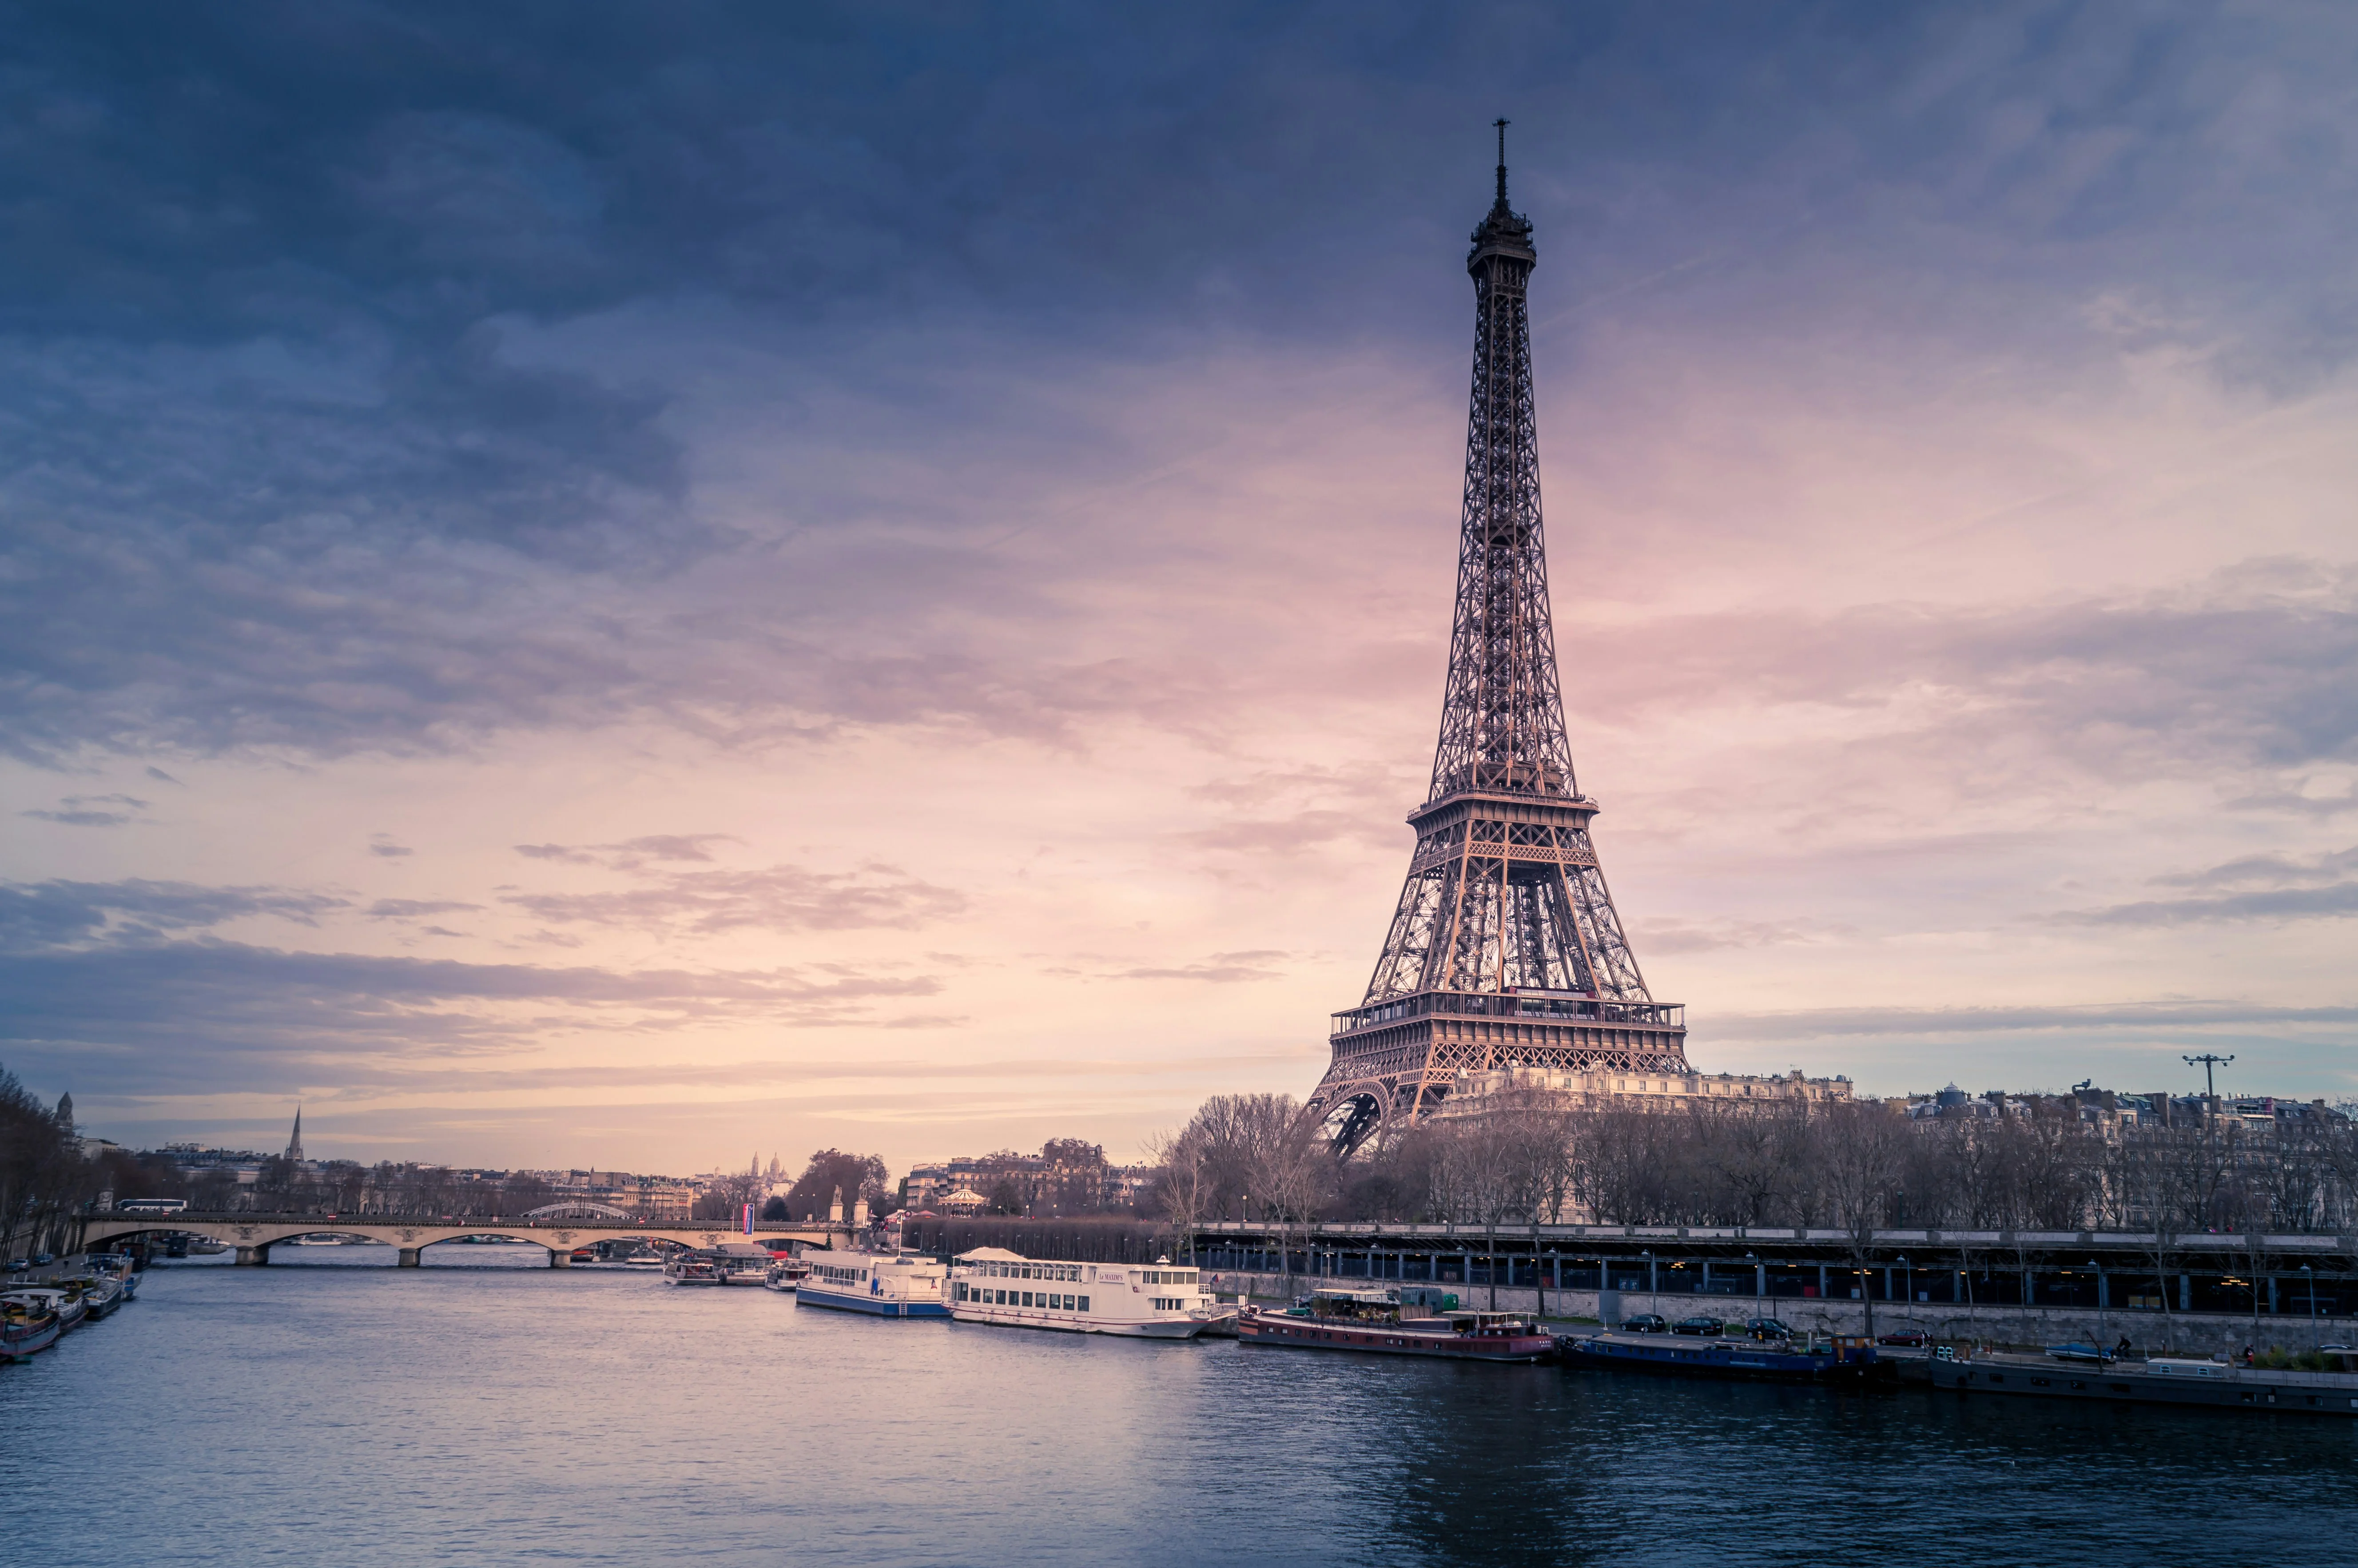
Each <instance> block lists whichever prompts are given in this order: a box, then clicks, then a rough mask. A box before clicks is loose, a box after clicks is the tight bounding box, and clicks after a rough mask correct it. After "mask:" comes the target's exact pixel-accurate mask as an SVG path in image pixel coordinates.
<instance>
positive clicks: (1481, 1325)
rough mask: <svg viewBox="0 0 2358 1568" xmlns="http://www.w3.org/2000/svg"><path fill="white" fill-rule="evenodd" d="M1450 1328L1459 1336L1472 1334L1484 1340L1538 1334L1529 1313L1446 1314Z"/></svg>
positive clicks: (1536, 1326)
mask: <svg viewBox="0 0 2358 1568" xmlns="http://www.w3.org/2000/svg"><path fill="white" fill-rule="evenodd" d="M1445 1315H1446V1317H1447V1320H1448V1323H1449V1326H1450V1328H1451V1329H1452V1330H1453V1331H1454V1332H1455V1333H1458V1334H1470V1335H1475V1336H1480V1337H1483V1338H1513V1337H1515V1336H1519V1335H1526V1334H1537V1333H1539V1332H1540V1330H1539V1327H1538V1325H1535V1324H1533V1323H1532V1322H1531V1314H1529V1313H1522V1312H1453V1313H1449V1314H1445Z"/></svg>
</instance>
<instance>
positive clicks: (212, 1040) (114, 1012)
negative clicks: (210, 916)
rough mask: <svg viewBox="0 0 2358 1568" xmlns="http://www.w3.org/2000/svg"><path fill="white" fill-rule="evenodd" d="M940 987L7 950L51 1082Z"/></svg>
mask: <svg viewBox="0 0 2358 1568" xmlns="http://www.w3.org/2000/svg"><path fill="white" fill-rule="evenodd" d="M938 989H940V988H939V985H938V983H937V982H936V981H935V980H933V979H929V978H926V977H923V976H895V977H872V976H859V975H830V976H806V975H803V974H800V973H797V972H796V971H794V970H791V969H771V970H734V971H715V972H698V971H690V970H681V969H659V970H656V969H650V970H631V971H619V970H613V969H606V968H542V967H538V966H534V965H527V964H468V963H460V962H455V961H451V960H447V959H427V958H403V957H372V956H366V955H360V954H351V953H291V952H285V951H281V950H278V949H276V948H267V947H257V946H247V945H245V944H243V943H235V942H223V941H220V940H212V939H207V940H195V941H166V942H150V943H132V942H123V941H108V942H103V943H101V944H100V945H98V946H92V947H86V948H82V949H79V950H74V951H70V952H56V951H47V952H40V953H37V954H33V955H29V956H28V955H25V954H22V953H18V952H14V951H7V952H0V1040H5V1041H6V1042H8V1044H9V1058H10V1060H11V1062H12V1063H17V1064H25V1065H30V1066H37V1067H38V1070H39V1074H40V1076H41V1077H42V1078H43V1079H44V1080H48V1079H51V1078H54V1079H55V1080H57V1081H59V1082H82V1083H87V1082H90V1081H92V1079H93V1078H94V1077H97V1076H105V1077H108V1078H111V1079H116V1080H118V1081H128V1082H135V1083H137V1084H138V1085H139V1087H140V1090H141V1092H142V1093H148V1094H173V1093H188V1092H208V1093H219V1092H235V1091H239V1090H244V1089H253V1088H271V1089H276V1088H279V1087H283V1086H284V1085H285V1084H286V1083H287V1081H288V1076H289V1075H290V1074H294V1073H297V1072H303V1073H307V1074H308V1075H309V1078H308V1081H334V1082H349V1081H355V1080H358V1081H367V1080H369V1079H370V1078H372V1077H373V1076H383V1075H384V1074H387V1073H389V1072H397V1071H398V1070H399V1064H401V1063H402V1062H405V1061H407V1060H412V1059H416V1058H420V1057H429V1058H430V1057H435V1056H449V1055H453V1054H456V1055H463V1056H472V1055H476V1054H498V1053H501V1052H504V1051H507V1050H510V1049H513V1048H514V1047H517V1046H519V1045H522V1044H526V1043H529V1042H532V1041H536V1040H541V1039H545V1038H546V1036H547V1034H548V1033H549V1032H550V1031H552V1030H570V1031H579V1032H588V1031H602V1032H619V1033H650V1034H653V1033H664V1032H667V1031H671V1030H676V1029H679V1028H682V1027H687V1026H690V1025H693V1024H696V1023H699V1022H719V1021H745V1020H759V1021H762V1022H767V1023H773V1024H777V1025H781V1026H791V1027H795V1028H806V1029H807V1028H827V1027H838V1026H844V1025H850V1024H869V1023H876V1022H890V1020H891V1015H890V1014H885V1015H883V1016H882V1017H880V1015H879V1013H878V1011H877V1010H878V1008H879V1006H880V1004H886V1003H890V1002H892V1001H896V1000H904V999H910V998H920V997H927V996H932V995H934V994H936V992H937V991H938Z"/></svg>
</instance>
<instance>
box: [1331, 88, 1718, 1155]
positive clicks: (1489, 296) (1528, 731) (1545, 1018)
mask: <svg viewBox="0 0 2358 1568" xmlns="http://www.w3.org/2000/svg"><path fill="white" fill-rule="evenodd" d="M1538 262H1539V253H1538V252H1537V251H1536V250H1534V249H1533V248H1532V245H1531V222H1530V220H1528V219H1526V218H1524V217H1522V216H1521V215H1520V214H1519V213H1517V212H1516V211H1514V210H1513V209H1512V208H1510V207H1509V206H1508V204H1507V122H1506V121H1505V120H1503V119H1502V120H1500V121H1498V200H1497V201H1496V203H1495V204H1494V205H1493V206H1492V207H1491V209H1490V211H1489V212H1488V213H1487V215H1486V216H1485V217H1484V219H1483V221H1482V224H1481V226H1480V227H1479V228H1477V229H1476V230H1475V231H1474V248H1473V251H1472V253H1471V254H1468V255H1467V257H1466V272H1467V273H1468V274H1470V275H1471V276H1472V277H1473V279H1474V391H1473V397H1472V402H1471V406H1470V408H1469V411H1468V413H1467V416H1466V492H1465V509H1464V513H1463V520H1462V522H1461V524H1460V526H1459V532H1458V542H1457V602H1456V610H1455V617H1454V620H1453V622H1452V626H1451V630H1450V639H1449V675H1448V678H1447V681H1446V682H1445V685H1444V691H1443V695H1442V705H1441V735H1440V739H1439V741H1438V742H1437V743H1436V744H1435V746H1434V748H1433V779H1432V783H1431V785H1430V787H1429V788H1428V790H1427V792H1426V799H1425V803H1424V804H1423V805H1422V806H1418V807H1417V808H1416V810H1414V811H1413V812H1412V813H1410V814H1409V818H1408V820H1409V825H1410V826H1411V827H1414V828H1415V829H1416V849H1415V851H1414V853H1413V854H1412V856H1411V858H1410V860H1409V869H1408V880H1407V881H1406V883H1405V884H1404V885H1403V886H1402V887H1401V896H1400V903H1399V906H1398V907H1397V909H1396V910H1395V911H1394V912H1393V914H1392V922H1391V927H1390V931H1389V932H1388V933H1387V934H1386V935H1385V937H1384V947H1383V952H1382V954H1381V955H1380V956H1379V957H1378V958H1377V960H1376V968H1375V973H1374V975H1373V976H1372V977H1371V978H1370V979H1369V980H1368V993H1367V996H1366V998H1365V999H1364V1000H1362V1001H1361V1003H1360V1004H1359V1005H1358V1006H1357V1007H1356V1008H1352V1009H1350V1010H1349V1011H1344V1012H1338V1013H1336V1015H1335V1032H1334V1035H1333V1037H1332V1040H1331V1042H1330V1043H1331V1044H1332V1045H1333V1047H1334V1053H1335V1055H1334V1061H1333V1064H1332V1065H1330V1066H1329V1067H1328V1068H1327V1070H1326V1076H1325V1078H1324V1079H1323V1080H1321V1082H1320V1083H1319V1085H1318V1087H1317V1089H1316V1090H1315V1091H1314V1093H1313V1094H1312V1095H1311V1098H1310V1102H1309V1108H1310V1109H1311V1110H1312V1111H1313V1112H1314V1113H1315V1114H1317V1115H1319V1116H1320V1117H1321V1118H1322V1119H1325V1120H1326V1122H1327V1123H1328V1125H1329V1126H1330V1127H1331V1128H1332V1129H1333V1131H1334V1138H1335V1145H1336V1149H1337V1150H1338V1151H1339V1152H1345V1153H1347V1152H1350V1151H1351V1150H1352V1149H1355V1148H1357V1146H1358V1145H1359V1143H1361V1142H1362V1141H1365V1140H1366V1139H1367V1138H1368V1136H1369V1135H1370V1134H1372V1133H1373V1132H1375V1131H1376V1130H1377V1129H1379V1127H1382V1126H1384V1125H1386V1124H1388V1123H1393V1124H1397V1123H1401V1122H1408V1121H1413V1120H1415V1119H1417V1118H1418V1117H1420V1116H1422V1115H1423V1114H1425V1113H1426V1112H1428V1111H1430V1110H1432V1109H1433V1108H1434V1107H1435V1106H1436V1105H1437V1104H1439V1103H1440V1101H1441V1100H1442V1099H1443V1098H1445V1097H1446V1096H1447V1094H1448V1093H1449V1088H1450V1086H1451V1085H1452V1084H1453V1083H1454V1082H1455V1080H1456V1076H1457V1075H1458V1074H1459V1073H1460V1072H1466V1071H1483V1070H1487V1069H1491V1068H1498V1067H1509V1066H1530V1067H1546V1068H1557V1069H1569V1070H1574V1071H1591V1070H1595V1069H1598V1068H1605V1069H1610V1070H1619V1071H1628V1072H1638V1073H1650V1072H1660V1073H1684V1072H1686V1071H1688V1067H1687V1062H1686V1026H1685V1022H1684V1019H1685V1009H1683V1008H1682V1007H1680V1006H1678V1005H1677V1004H1675V1003H1670V1002H1658V1001H1655V1000H1653V998H1652V996H1651V995H1650V993H1649V992H1648V991H1647V989H1646V981H1645V978H1644V976H1642V975H1641V974H1640V973H1639V969H1638V959H1637V956H1636V955H1635V954H1633V953H1631V952H1630V950H1629V944H1628V940H1627V939H1626V938H1625V937H1624V936H1623V935H1622V933H1621V919H1620V916H1619V915H1618V914H1616V913H1615V911H1614V908H1613V895H1612V893H1611V892H1609V891H1608V890H1607V889H1606V885H1605V872H1604V870H1603V869H1602V868H1601V867H1600V866H1599V865H1598V864H1597V860H1596V849H1595V845H1594V843H1592V842H1591V840H1590V838H1589V831H1588V825H1589V822H1590V819H1591V818H1593V817H1595V816H1596V814H1597V811H1598V806H1597V804H1596V802H1595V801H1594V800H1592V799H1590V798H1589V797H1588V796H1587V795H1583V794H1581V792H1580V786H1579V783H1578V781H1577V780H1576V779H1575V778H1574V775H1573V769H1572V750H1571V747H1570V745H1569V744H1568V743H1567V741H1565V738H1564V719H1563V695H1562V693H1561V691H1560V689H1559V686H1558V678H1559V677H1558V674H1557V668H1556V657H1555V632H1554V626H1553V623H1552V619H1551V615H1550V611H1549V602H1548V586H1547V549H1546V544H1545V540H1544V538H1543V537H1542V535H1541V526H1540V470H1539V447H1538V418H1537V415H1536V412H1535V409H1534V406H1533V403H1532V398H1531V317H1530V313H1529V309H1528V305H1527V290H1528V287H1529V284H1530V281H1531V269H1532V268H1533V267H1534V266H1535V265H1538Z"/></svg>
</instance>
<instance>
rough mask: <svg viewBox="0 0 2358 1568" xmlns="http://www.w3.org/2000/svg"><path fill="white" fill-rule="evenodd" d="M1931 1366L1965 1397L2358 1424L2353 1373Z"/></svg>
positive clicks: (2112, 1365)
mask: <svg viewBox="0 0 2358 1568" xmlns="http://www.w3.org/2000/svg"><path fill="white" fill-rule="evenodd" d="M1929 1366H1930V1368H1931V1375H1932V1386H1933V1387H1934V1388H1936V1389H1949V1390H1954V1391H1955V1392H1957V1393H1961V1394H2014V1395H2021V1396H2028V1397H2037V1398H2045V1399H2061V1400H2108V1401H2110V1402H2112V1403H2115V1404H2141V1405H2171V1406H2175V1407H2177V1408H2179V1409H2180V1410H2223V1411H2245V1412H2256V1411H2281V1412H2284V1413H2286V1414H2288V1415H2330V1416H2340V1417H2342V1418H2343V1419H2345V1420H2347V1419H2351V1418H2358V1374H2353V1373H2349V1372H2301V1371H2295V1370H2292V1369H2290V1368H2270V1367H2232V1366H2228V1365H2226V1364H2225V1363H2223V1362H2218V1361H2202V1360H2197V1359H2194V1358H2192V1357H2162V1356H2157V1357H2152V1358H2151V1359H2149V1360H2145V1361H2115V1360H2110V1359H2105V1360H2102V1361H2096V1362H2085V1363H2083V1362H2079V1361H2065V1360H2061V1359H2045V1360H2042V1359H2040V1358H2039V1357H2035V1356H2009V1355H2002V1354H2001V1355H1987V1354H1985V1355H1981V1356H1975V1357H1972V1358H1970V1359H1967V1358H1964V1357H1955V1358H1951V1357H1947V1356H1943V1355H1942V1354H1941V1353H1939V1352H1935V1353H1934V1355H1933V1357H1932V1359H1931V1362H1930V1363H1929Z"/></svg>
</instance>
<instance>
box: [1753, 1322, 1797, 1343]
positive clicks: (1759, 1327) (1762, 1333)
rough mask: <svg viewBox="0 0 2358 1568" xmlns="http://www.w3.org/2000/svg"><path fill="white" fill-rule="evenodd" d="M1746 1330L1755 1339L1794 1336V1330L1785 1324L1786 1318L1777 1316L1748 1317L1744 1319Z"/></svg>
mask: <svg viewBox="0 0 2358 1568" xmlns="http://www.w3.org/2000/svg"><path fill="white" fill-rule="evenodd" d="M1744 1332H1745V1333H1747V1334H1748V1335H1750V1336H1752V1337H1753V1338H1755V1339H1790V1338H1792V1337H1793V1331H1792V1330H1791V1329H1790V1328H1788V1327H1786V1326H1785V1320H1784V1319H1782V1318H1777V1317H1747V1318H1746V1319H1745V1320H1744Z"/></svg>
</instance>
